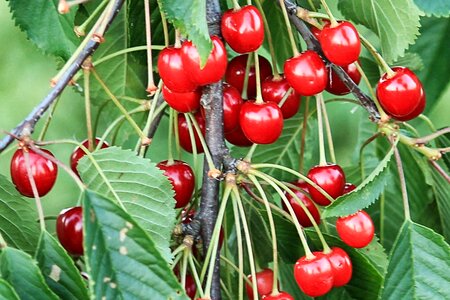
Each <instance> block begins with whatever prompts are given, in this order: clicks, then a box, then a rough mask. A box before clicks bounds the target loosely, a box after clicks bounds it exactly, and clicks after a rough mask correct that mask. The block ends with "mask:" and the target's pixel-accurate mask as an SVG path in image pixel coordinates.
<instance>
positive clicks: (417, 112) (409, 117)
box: [395, 93, 427, 122]
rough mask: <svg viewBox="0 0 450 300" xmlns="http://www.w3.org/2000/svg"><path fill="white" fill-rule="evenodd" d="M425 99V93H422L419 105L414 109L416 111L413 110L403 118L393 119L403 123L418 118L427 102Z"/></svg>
mask: <svg viewBox="0 0 450 300" xmlns="http://www.w3.org/2000/svg"><path fill="white" fill-rule="evenodd" d="M425 98H426V97H425V93H423V96H422V98H421V99H420V102H419V105H418V106H417V107H416V109H414V110H413V112H412V113H410V114H407V115H406V116H403V117H396V118H395V119H397V120H399V121H404V122H405V121H409V120H412V119H414V118H416V117H418V116H419V115H420V114H421V113H423V111H424V109H425V106H426V104H427V101H426V99H425Z"/></svg>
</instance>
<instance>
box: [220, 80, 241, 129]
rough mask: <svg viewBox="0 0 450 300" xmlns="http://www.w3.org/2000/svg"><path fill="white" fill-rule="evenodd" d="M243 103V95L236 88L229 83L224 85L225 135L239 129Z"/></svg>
mask: <svg viewBox="0 0 450 300" xmlns="http://www.w3.org/2000/svg"><path fill="white" fill-rule="evenodd" d="M243 102H244V101H243V100H242V98H241V94H240V93H239V91H238V90H237V89H236V88H235V87H233V86H231V85H229V84H228V83H224V84H223V130H224V132H225V133H228V132H231V131H234V130H235V129H236V128H238V127H239V112H240V111H241V106H242V104H243Z"/></svg>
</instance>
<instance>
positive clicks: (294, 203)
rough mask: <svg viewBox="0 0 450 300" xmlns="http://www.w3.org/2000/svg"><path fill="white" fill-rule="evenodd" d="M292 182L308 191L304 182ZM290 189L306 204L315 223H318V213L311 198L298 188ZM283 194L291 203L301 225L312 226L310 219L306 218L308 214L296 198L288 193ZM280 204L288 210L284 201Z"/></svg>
mask: <svg viewBox="0 0 450 300" xmlns="http://www.w3.org/2000/svg"><path fill="white" fill-rule="evenodd" d="M294 184H295V185H296V186H298V187H299V188H301V189H302V190H304V191H305V192H307V193H308V184H306V183H305V182H296V183H294ZM292 191H293V192H294V193H295V195H296V196H297V197H298V198H299V199H300V200H301V201H302V202H303V204H304V205H305V206H306V209H307V210H309V212H310V213H311V215H312V216H313V218H314V221H316V223H317V224H320V213H319V210H318V209H317V207H316V206H315V205H314V203H313V202H312V200H311V199H310V198H309V197H307V196H306V195H305V194H303V193H302V192H301V191H299V190H295V189H292ZM285 195H286V198H287V199H288V200H289V203H290V204H291V206H292V209H293V210H294V212H295V215H296V216H297V220H298V221H299V223H300V225H302V226H303V227H310V226H312V222H311V220H310V219H309V218H308V216H307V215H306V213H305V211H304V210H303V208H302V207H301V206H300V204H298V202H297V200H296V199H295V198H294V197H292V196H291V195H290V194H289V193H285ZM282 204H283V209H284V210H285V211H287V212H289V210H288V208H287V207H286V205H285V204H284V201H282Z"/></svg>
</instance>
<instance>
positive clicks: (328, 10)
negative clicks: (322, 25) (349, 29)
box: [320, 0, 338, 28]
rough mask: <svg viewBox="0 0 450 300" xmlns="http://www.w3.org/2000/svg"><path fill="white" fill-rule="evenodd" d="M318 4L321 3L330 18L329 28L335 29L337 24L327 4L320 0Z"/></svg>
mask: <svg viewBox="0 0 450 300" xmlns="http://www.w3.org/2000/svg"><path fill="white" fill-rule="evenodd" d="M320 3H322V6H323V8H324V9H325V11H326V12H327V15H328V17H329V18H330V23H331V27H332V28H333V27H336V26H337V25H338V22H337V21H336V19H335V18H334V16H333V13H332V12H331V9H330V7H328V4H327V2H326V1H325V0H320Z"/></svg>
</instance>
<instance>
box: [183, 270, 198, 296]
mask: <svg viewBox="0 0 450 300" xmlns="http://www.w3.org/2000/svg"><path fill="white" fill-rule="evenodd" d="M185 280H186V281H185V284H184V290H185V291H186V295H188V297H189V298H191V299H192V300H194V299H195V294H196V293H197V285H196V284H195V280H194V277H192V275H191V274H186V279H185Z"/></svg>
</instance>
